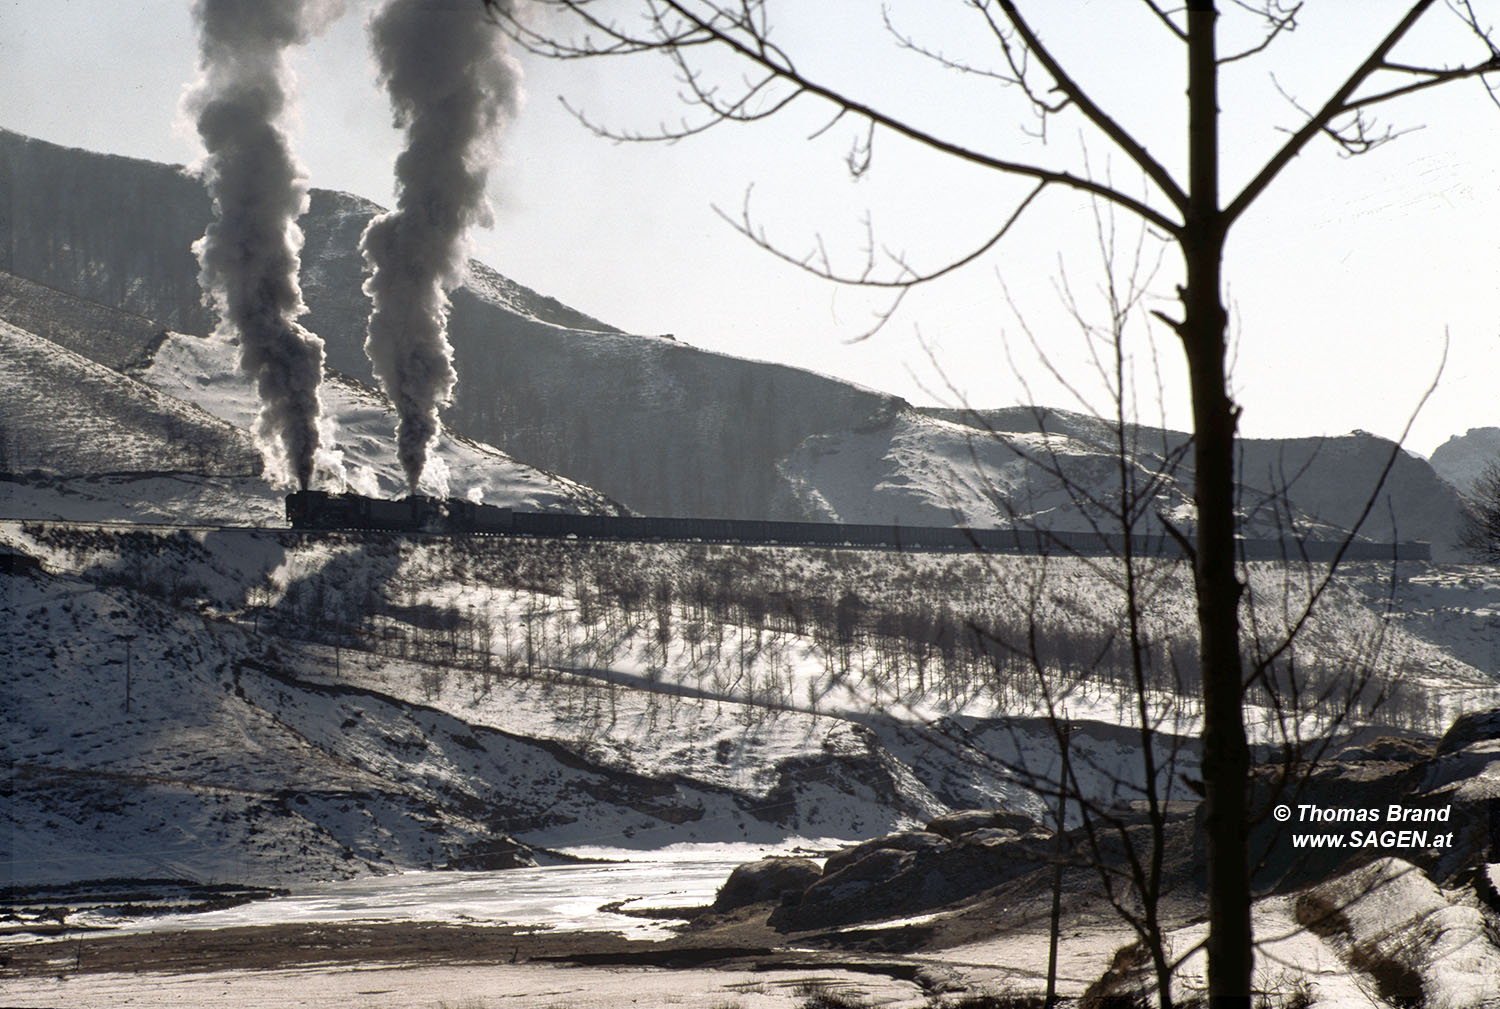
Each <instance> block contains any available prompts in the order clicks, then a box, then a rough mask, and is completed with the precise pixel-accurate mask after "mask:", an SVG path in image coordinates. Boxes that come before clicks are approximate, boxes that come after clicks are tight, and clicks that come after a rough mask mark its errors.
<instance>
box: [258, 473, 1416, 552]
mask: <svg viewBox="0 0 1500 1009" xmlns="http://www.w3.org/2000/svg"><path fill="white" fill-rule="evenodd" d="M286 517H287V523H288V524H289V525H290V526H291V527H292V528H293V529H310V530H325V531H332V530H356V531H357V530H372V531H384V532H399V533H430V534H442V535H452V536H534V537H550V538H557V539H582V540H628V541H636V542H673V541H675V542H688V543H692V542H702V543H744V544H749V545H781V546H799V547H824V548H832V549H839V548H856V549H881V550H907V551H966V550H967V551H978V552H992V553H1018V554H1050V555H1055V556H1067V555H1070V554H1079V555H1083V556H1109V555H1119V554H1122V553H1123V552H1124V550H1125V548H1126V545H1127V543H1126V537H1125V536H1123V535H1119V534H1110V533H1096V532H1088V531H1076V530H1063V529H968V528H959V527H954V526H903V525H896V524H878V523H873V524H872V523H866V524H856V523H835V522H786V521H774V520H762V519H719V518H673V517H668V516H643V515H577V514H572V513H569V512H529V511H519V510H516V509H512V508H500V507H496V506H494V505H486V504H478V503H475V502H473V501H468V500H464V499H461V498H435V497H426V496H423V495H420V494H413V495H411V496H409V497H405V498H399V499H395V500H388V499H384V498H372V497H365V496H364V495H361V494H330V493H328V492H326V491H316V490H306V491H296V492H294V493H291V494H288V495H287V497H286ZM1239 542H1240V550H1241V554H1242V556H1244V557H1245V558H1246V559H1247V560H1308V561H1325V562H1326V561H1329V560H1332V559H1333V557H1334V555H1335V552H1336V551H1337V549H1338V547H1339V543H1338V541H1331V540H1306V541H1298V540H1292V539H1284V540H1283V539H1241V540H1240V541H1239ZM1129 547H1130V550H1131V552H1132V553H1133V554H1135V555H1136V556H1142V557H1173V556H1181V555H1182V553H1183V550H1182V547H1181V545H1180V544H1179V543H1178V542H1177V541H1176V540H1175V539H1173V538H1172V537H1170V536H1166V535H1133V536H1131V537H1129ZM1431 555H1432V551H1431V546H1430V545H1429V544H1427V543H1422V542H1404V543H1372V542H1369V541H1365V540H1356V541H1354V542H1351V543H1349V544H1347V545H1346V546H1345V547H1344V553H1343V558H1344V559H1345V560H1351V561H1360V560H1375V561H1390V560H1403V561H1404V560H1430V559H1431Z"/></svg>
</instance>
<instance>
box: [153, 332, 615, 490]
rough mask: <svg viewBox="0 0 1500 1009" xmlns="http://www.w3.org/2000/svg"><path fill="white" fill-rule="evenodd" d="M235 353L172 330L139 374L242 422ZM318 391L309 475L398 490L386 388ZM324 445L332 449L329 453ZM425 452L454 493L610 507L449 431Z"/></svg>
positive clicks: (328, 381) (250, 397)
mask: <svg viewBox="0 0 1500 1009" xmlns="http://www.w3.org/2000/svg"><path fill="white" fill-rule="evenodd" d="M237 354H238V348H237V347H236V346H235V345H234V344H233V343H230V342H227V341H225V340H222V339H218V338H216V337H195V336H184V335H182V334H180V333H171V334H168V335H167V336H166V338H165V339H164V340H163V341H162V343H161V345H160V346H159V347H158V349H157V350H156V353H155V355H154V357H153V359H152V363H151V365H150V367H149V368H146V369H145V370H144V371H143V372H142V373H141V377H142V380H143V381H145V382H147V383H149V384H151V385H152V386H154V387H156V388H157V389H160V390H161V391H162V392H165V393H167V394H169V395H171V396H174V397H176V398H178V399H181V400H184V401H186V402H190V403H194V404H196V405H198V406H199V407H201V408H202V409H204V410H206V411H208V412H210V413H212V414H214V415H215V416H217V417H220V418H222V419H223V420H225V421H228V422H229V423H231V424H233V425H234V426H235V427H237V428H241V429H244V430H249V428H250V426H251V424H252V423H253V422H254V420H255V416H256V413H257V411H258V410H259V409H260V404H259V400H258V399H257V397H256V393H255V389H254V387H253V386H252V385H250V383H249V382H247V381H246V380H245V379H244V377H243V376H241V375H240V374H239V372H238V371H237V370H236V363H235V362H236V355H237ZM322 398H323V410H324V414H325V417H326V418H327V427H326V430H325V432H324V446H325V449H324V451H322V452H321V453H320V458H319V471H318V473H317V474H315V477H314V480H315V482H321V483H324V484H325V485H326V484H332V485H333V486H335V487H337V488H339V489H342V487H341V486H340V481H341V480H342V481H344V482H346V483H347V486H348V487H349V488H350V489H352V490H358V491H360V492H362V493H366V494H371V495H377V496H381V497H397V496H400V495H402V494H404V493H405V490H406V488H405V479H404V477H403V476H402V474H401V467H400V464H399V463H398V462H397V461H396V456H395V427H396V417H395V412H394V410H393V409H392V408H391V405H390V401H389V400H387V399H386V397H385V395H384V394H383V393H381V392H379V391H378V390H376V389H372V388H370V387H369V386H366V385H362V384H360V383H358V382H355V381H353V380H351V379H349V378H346V377H345V376H343V375H340V374H337V373H334V374H329V375H327V376H326V377H325V380H324V383H323V387H322ZM329 446H331V447H332V451H333V452H336V453H337V456H334V455H331V454H330V452H329V451H328V447H329ZM432 457H433V459H434V460H435V461H439V462H441V464H442V465H443V466H444V467H446V472H447V476H448V482H449V492H450V493H451V494H452V495H454V496H456V497H469V498H471V499H474V500H483V501H488V502H490V503H492V504H499V505H504V506H507V507H512V508H525V509H528V510H531V511H577V512H599V511H614V510H616V509H615V508H614V507H613V506H612V505H611V503H610V502H608V501H607V500H605V499H604V498H603V497H602V496H601V495H600V494H598V493H597V492H595V491H592V490H590V489H589V488H587V487H584V486H582V485H580V484H577V483H575V482H573V481H572V480H568V479H566V478H563V477H559V476H557V475H555V474H552V473H546V472H542V471H540V470H537V469H534V468H532V467H530V466H524V465H522V464H520V463H517V462H516V461H514V460H513V459H511V458H510V457H509V456H507V455H505V453H503V452H500V451H498V450H497V449H495V448H493V447H491V446H489V445H482V444H480V443H478V442H474V441H470V440H469V439H467V438H463V437H460V436H457V435H455V434H453V433H452V432H450V431H444V432H443V433H442V435H441V436H440V437H439V439H438V444H437V446H436V448H435V450H434V451H433V453H432ZM341 474H342V476H341Z"/></svg>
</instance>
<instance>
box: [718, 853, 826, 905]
mask: <svg viewBox="0 0 1500 1009" xmlns="http://www.w3.org/2000/svg"><path fill="white" fill-rule="evenodd" d="M822 874H823V873H822V870H821V869H819V868H818V863H817V862H814V861H813V860H812V859H810V858H762V859H760V860H759V861H755V862H746V863H745V864H744V865H741V866H739V867H737V868H736V869H735V870H734V871H733V872H731V873H730V874H729V879H727V880H726V881H725V882H724V885H723V886H721V887H719V892H718V895H717V896H715V897H714V905H713V907H714V910H715V911H732V910H734V909H735V908H737V907H745V906H747V905H749V904H761V903H764V902H766V901H780V900H782V899H783V898H784V897H786V896H787V895H789V894H790V895H796V894H800V893H802V892H803V891H804V890H806V889H807V888H808V887H809V886H811V885H812V884H813V883H815V882H817V880H818V878H819V877H820V876H821V875H822Z"/></svg>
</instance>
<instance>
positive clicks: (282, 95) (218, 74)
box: [185, 0, 343, 488]
mask: <svg viewBox="0 0 1500 1009" xmlns="http://www.w3.org/2000/svg"><path fill="white" fill-rule="evenodd" d="M342 11H343V0H195V2H194V4H193V19H194V22H195V23H196V24H197V26H198V36H199V69H200V76H199V79H198V80H197V81H196V82H195V83H194V84H193V86H192V87H191V89H190V90H189V91H188V94H187V96H186V100H185V107H186V108H187V110H188V111H189V113H190V114H191V115H192V116H193V117H194V119H195V120H196V122H197V126H198V134H199V136H201V137H202V138H203V144H204V147H205V148H206V149H207V151H208V156H207V158H206V159H205V160H204V162H203V164H202V166H201V171H202V174H203V177H204V180H205V181H206V182H207V184H208V188H209V192H210V194H211V195H212V196H213V200H214V209H215V219H214V221H213V222H212V223H211V224H210V225H209V226H208V231H207V232H206V233H205V234H204V236H203V237H202V238H201V239H199V240H198V241H197V242H196V243H194V245H193V251H194V252H195V253H196V254H197V256H198V264H199V276H198V280H199V283H200V284H201V285H202V287H203V291H204V300H205V302H207V303H211V304H212V305H213V306H214V307H215V308H216V309H217V311H218V313H219V327H220V331H221V333H225V334H226V335H230V336H234V337H237V338H238V339H239V346H240V361H239V363H240V370H241V371H242V372H244V374H245V375H246V376H247V377H249V378H250V379H252V380H253V381H254V382H255V384H256V388H257V390H258V392H259V393H260V400H261V409H260V414H259V416H258V417H257V418H256V421H255V431H254V433H255V439H256V442H257V444H258V445H259V446H260V450H261V454H262V455H263V456H264V457H265V460H266V471H267V476H268V478H270V479H271V480H272V481H273V482H274V483H279V484H285V483H288V482H290V481H292V480H295V481H296V483H297V485H298V486H299V487H302V488H306V487H307V485H308V482H309V481H310V480H311V479H312V473H313V464H314V456H315V455H316V453H317V451H318V444H319V436H318V416H319V414H320V413H321V411H322V407H321V403H320V401H319V397H318V386H319V383H320V382H321V381H322V377H323V341H322V340H320V339H318V337H316V336H314V335H313V334H312V333H309V332H308V331H307V330H306V329H304V328H303V327H302V326H301V325H299V324H298V323H297V319H298V318H299V317H300V316H301V315H303V314H304V313H305V312H306V311H307V306H306V305H305V304H304V303H303V301H302V288H301V286H300V284H299V282H298V279H297V273H298V270H299V268H300V266H301V258H300V257H301V252H302V231H301V229H300V228H298V226H297V218H298V217H300V216H301V215H302V213H303V212H304V211H305V210H306V209H307V180H306V177H305V173H304V172H303V169H302V167H301V165H299V164H298V163H297V160H296V158H295V157H294V156H293V155H292V150H291V143H290V140H289V139H288V137H287V134H286V131H285V129H284V128H283V126H282V121H283V119H284V117H285V114H286V112H287V108H288V105H289V104H290V102H291V95H292V89H293V77H292V72H291V69H290V67H289V65H288V63H287V48H288V47H289V46H292V45H296V44H301V43H304V42H306V41H307V40H308V39H309V38H311V37H312V35H313V34H315V33H316V32H318V31H321V30H322V29H323V28H325V27H327V25H329V24H330V23H332V21H333V20H334V19H335V18H337V17H338V16H339V14H341V13H342Z"/></svg>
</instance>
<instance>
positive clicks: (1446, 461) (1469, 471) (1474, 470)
mask: <svg viewBox="0 0 1500 1009" xmlns="http://www.w3.org/2000/svg"><path fill="white" fill-rule="evenodd" d="M1497 463H1500V427H1471V428H1469V430H1468V431H1466V432H1464V433H1463V434H1456V435H1454V436H1453V437H1452V438H1449V439H1448V440H1447V441H1445V442H1443V443H1442V444H1441V445H1439V446H1438V447H1437V448H1436V449H1434V450H1433V453H1432V468H1433V469H1434V470H1436V471H1437V474H1438V476H1440V477H1442V478H1443V479H1444V480H1446V481H1448V482H1449V483H1450V484H1452V485H1453V486H1454V487H1456V488H1458V491H1459V493H1461V494H1467V493H1469V492H1470V491H1471V490H1472V489H1473V487H1474V482H1475V481H1476V480H1478V479H1479V478H1480V476H1482V475H1483V474H1484V471H1485V470H1486V469H1487V468H1488V467H1490V466H1494V465H1496V464H1497Z"/></svg>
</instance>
